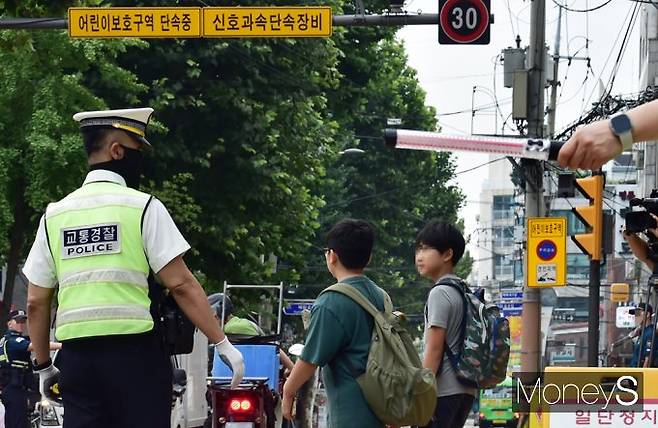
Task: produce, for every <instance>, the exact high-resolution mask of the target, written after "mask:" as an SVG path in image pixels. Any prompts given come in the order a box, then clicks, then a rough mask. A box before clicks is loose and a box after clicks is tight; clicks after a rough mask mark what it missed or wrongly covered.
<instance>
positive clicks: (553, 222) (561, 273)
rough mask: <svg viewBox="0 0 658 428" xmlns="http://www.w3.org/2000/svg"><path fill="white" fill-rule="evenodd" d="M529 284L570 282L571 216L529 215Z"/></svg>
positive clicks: (531, 285)
mask: <svg viewBox="0 0 658 428" xmlns="http://www.w3.org/2000/svg"><path fill="white" fill-rule="evenodd" d="M527 230H528V246H527V248H526V250H527V272H528V287H555V286H562V285H567V219H566V218H565V217H543V218H529V219H528V229H527Z"/></svg>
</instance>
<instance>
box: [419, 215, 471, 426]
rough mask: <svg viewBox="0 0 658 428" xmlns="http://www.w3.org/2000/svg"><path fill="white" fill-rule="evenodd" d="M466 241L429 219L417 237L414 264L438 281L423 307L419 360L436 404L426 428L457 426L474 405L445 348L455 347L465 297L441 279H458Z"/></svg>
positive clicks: (452, 229)
mask: <svg viewBox="0 0 658 428" xmlns="http://www.w3.org/2000/svg"><path fill="white" fill-rule="evenodd" d="M465 246H466V243H465V241H464V237H463V236H462V234H461V232H460V231H459V230H458V229H457V228H456V227H455V226H454V225H452V224H449V223H444V222H441V221H438V220H433V221H431V222H429V223H428V224H427V225H426V226H425V227H424V228H423V229H422V230H421V231H420V232H419V233H418V236H417V237H416V259H415V261H416V268H417V269H418V273H419V274H420V275H421V276H424V277H426V278H430V279H432V281H434V284H436V285H435V286H434V287H433V288H432V290H431V291H430V293H429V296H428V298H427V305H426V307H425V340H424V345H425V355H424V358H423V366H425V367H427V368H429V369H431V370H432V371H433V372H434V373H435V374H436V384H437V404H436V409H435V411H434V417H433V418H432V421H431V422H430V424H429V425H428V426H427V427H428V428H461V427H463V426H464V423H465V422H466V418H467V417H468V413H469V411H470V409H471V406H472V405H473V400H474V399H475V395H476V394H477V389H475V388H472V387H469V386H465V385H463V384H462V383H460V382H459V380H458V379H457V376H456V375H455V371H454V368H453V367H452V364H451V363H450V360H449V359H448V357H447V355H446V353H445V352H444V350H445V346H446V344H447V345H448V346H450V349H451V350H452V352H453V354H455V355H457V354H458V353H459V346H460V341H461V340H462V337H461V323H462V319H463V318H464V302H463V297H462V295H461V293H460V292H459V290H457V289H456V288H454V287H452V286H450V285H442V284H441V283H442V282H445V281H449V280H453V281H459V280H460V279H459V277H457V276H456V275H455V274H454V273H453V270H454V267H455V265H456V264H457V262H459V259H461V257H462V255H463V254H464V247H465Z"/></svg>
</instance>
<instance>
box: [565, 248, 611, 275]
mask: <svg viewBox="0 0 658 428" xmlns="http://www.w3.org/2000/svg"><path fill="white" fill-rule="evenodd" d="M606 275H607V273H606V268H605V266H601V278H605V277H606ZM586 279H589V257H588V256H587V255H586V254H567V281H573V280H586Z"/></svg>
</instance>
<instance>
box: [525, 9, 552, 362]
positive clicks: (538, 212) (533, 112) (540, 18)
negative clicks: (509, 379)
mask: <svg viewBox="0 0 658 428" xmlns="http://www.w3.org/2000/svg"><path fill="white" fill-rule="evenodd" d="M530 14H531V18H530V28H531V32H530V46H529V48H528V67H529V70H528V97H527V105H528V136H529V137H531V138H543V136H544V73H545V62H546V50H545V47H544V46H545V38H546V27H545V26H546V3H545V0H532V4H531V12H530ZM522 166H523V168H522V169H523V171H524V173H525V195H526V196H525V215H526V218H530V217H540V216H542V215H544V211H545V207H544V193H543V192H544V189H543V172H544V167H543V164H542V163H541V161H538V160H523V162H522ZM526 233H527V231H526ZM527 253H528V249H526V252H525V255H524V257H528V256H527ZM525 266H527V263H526V264H525ZM525 270H526V272H525V273H524V275H525V285H524V287H523V313H522V318H521V340H522V345H521V346H522V349H523V352H522V353H521V371H522V372H524V373H533V374H534V373H539V371H540V369H541V366H540V359H541V346H540V344H541V308H540V305H541V303H540V293H539V289H538V288H530V287H528V272H527V269H525Z"/></svg>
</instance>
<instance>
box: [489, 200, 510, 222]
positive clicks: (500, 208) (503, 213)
mask: <svg viewBox="0 0 658 428" xmlns="http://www.w3.org/2000/svg"><path fill="white" fill-rule="evenodd" d="M513 215H514V195H497V196H494V197H493V219H494V220H505V219H509V218H512V217H513Z"/></svg>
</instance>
